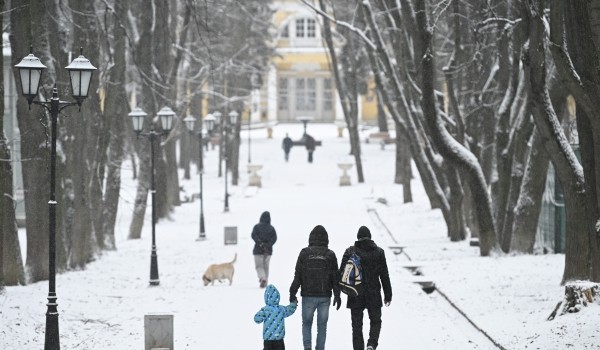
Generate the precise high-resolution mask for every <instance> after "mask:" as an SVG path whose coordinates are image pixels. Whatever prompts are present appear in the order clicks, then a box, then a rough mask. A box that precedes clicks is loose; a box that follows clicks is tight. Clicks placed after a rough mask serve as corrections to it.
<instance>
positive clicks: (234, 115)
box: [223, 111, 239, 212]
mask: <svg viewBox="0 0 600 350" xmlns="http://www.w3.org/2000/svg"><path fill="white" fill-rule="evenodd" d="M238 116H239V114H238V112H236V111H231V112H229V120H228V121H226V123H225V149H224V152H223V156H224V157H225V209H224V211H225V212H228V211H229V193H228V191H227V172H228V170H229V132H230V131H231V128H232V127H233V126H235V125H236V124H237V119H238Z"/></svg>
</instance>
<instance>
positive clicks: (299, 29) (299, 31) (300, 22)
mask: <svg viewBox="0 0 600 350" xmlns="http://www.w3.org/2000/svg"><path fill="white" fill-rule="evenodd" d="M304 35H305V31H304V18H300V19H297V20H296V38H304Z"/></svg>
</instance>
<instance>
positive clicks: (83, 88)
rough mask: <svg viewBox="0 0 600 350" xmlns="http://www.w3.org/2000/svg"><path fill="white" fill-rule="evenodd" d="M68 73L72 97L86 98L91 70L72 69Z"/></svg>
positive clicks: (90, 79)
mask: <svg viewBox="0 0 600 350" xmlns="http://www.w3.org/2000/svg"><path fill="white" fill-rule="evenodd" d="M69 75H70V77H71V89H72V91H73V97H76V98H77V97H80V98H86V97H87V96H88V93H89V89H90V82H91V81H92V71H82V70H72V71H70V72H69Z"/></svg>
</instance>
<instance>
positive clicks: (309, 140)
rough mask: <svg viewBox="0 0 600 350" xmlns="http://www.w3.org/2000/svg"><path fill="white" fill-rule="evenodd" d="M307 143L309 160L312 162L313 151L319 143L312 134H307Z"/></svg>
mask: <svg viewBox="0 0 600 350" xmlns="http://www.w3.org/2000/svg"><path fill="white" fill-rule="evenodd" d="M304 142H305V145H306V151H307V152H308V162H309V163H312V161H313V152H314V151H315V147H316V146H317V143H316V141H315V138H314V137H312V136H310V135H309V134H306V135H305V140H304Z"/></svg>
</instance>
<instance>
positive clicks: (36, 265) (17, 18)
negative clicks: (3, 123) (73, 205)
mask: <svg viewBox="0 0 600 350" xmlns="http://www.w3.org/2000/svg"><path fill="white" fill-rule="evenodd" d="M11 5H12V9H13V11H12V12H11V13H10V21H11V29H12V30H11V33H10V43H11V49H12V50H11V51H12V52H11V55H12V62H11V65H13V66H14V65H16V64H18V63H19V62H20V60H21V58H23V57H24V56H26V55H27V54H29V46H28V43H30V42H32V38H33V37H32V34H31V23H32V21H31V20H32V17H31V12H30V10H31V8H32V6H31V3H30V1H28V0H25V1H22V2H21V3H19V4H17V3H12V4H11ZM27 5H28V6H27ZM34 54H37V52H35V50H34ZM13 72H14V74H15V75H14V77H15V80H16V82H17V91H20V89H21V83H20V78H19V76H18V72H17V71H16V70H13ZM17 119H18V124H19V131H20V133H21V157H22V159H26V161H24V162H23V163H22V166H23V187H24V189H25V213H26V216H27V221H26V222H25V227H26V230H27V262H26V266H27V275H28V281H30V282H37V281H41V280H45V279H48V232H47V231H48V229H47V228H48V226H49V224H48V207H47V203H46V201H44V200H40V198H48V194H49V193H50V186H49V184H48V180H47V177H46V174H47V172H48V166H49V158H48V154H49V148H50V144H49V143H50V141H49V140H48V139H47V135H49V130H47V129H46V128H45V125H48V123H47V122H46V115H45V113H44V111H43V110H41V109H39V108H36V107H35V106H34V107H33V108H32V109H31V110H29V108H28V106H27V102H26V101H25V99H24V98H19V99H18V100H17ZM40 120H41V121H42V122H44V124H42V123H40Z"/></svg>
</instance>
